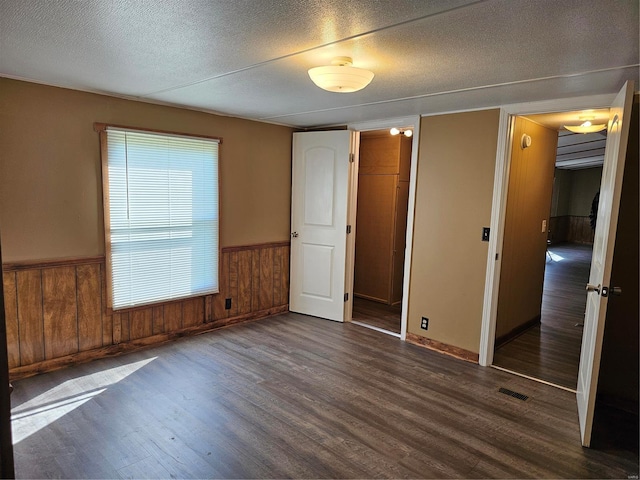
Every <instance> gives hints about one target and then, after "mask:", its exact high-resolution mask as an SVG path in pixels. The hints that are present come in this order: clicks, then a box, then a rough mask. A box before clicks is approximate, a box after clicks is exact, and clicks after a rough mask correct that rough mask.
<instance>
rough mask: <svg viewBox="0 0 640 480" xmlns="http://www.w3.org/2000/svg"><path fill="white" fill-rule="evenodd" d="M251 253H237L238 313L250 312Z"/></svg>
mask: <svg viewBox="0 0 640 480" xmlns="http://www.w3.org/2000/svg"><path fill="white" fill-rule="evenodd" d="M251 283H252V272H251V251H249V250H245V251H242V252H238V313H239V314H241V315H243V314H246V313H249V312H251Z"/></svg>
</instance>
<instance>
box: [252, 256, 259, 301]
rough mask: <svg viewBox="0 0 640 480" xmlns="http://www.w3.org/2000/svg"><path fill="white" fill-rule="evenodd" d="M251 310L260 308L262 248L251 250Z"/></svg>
mask: <svg viewBox="0 0 640 480" xmlns="http://www.w3.org/2000/svg"><path fill="white" fill-rule="evenodd" d="M251 310H252V311H253V310H260V250H257V249H256V250H252V251H251Z"/></svg>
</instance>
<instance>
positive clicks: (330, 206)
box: [289, 130, 352, 322]
mask: <svg viewBox="0 0 640 480" xmlns="http://www.w3.org/2000/svg"><path fill="white" fill-rule="evenodd" d="M351 137H352V132H350V131H348V130H339V131H327V132H302V133H294V134H293V160H292V189H291V190H292V191H291V287H290V298H289V309H290V310H291V311H292V312H298V313H303V314H306V315H313V316H316V317H321V318H326V319H329V320H335V321H339V322H342V321H344V294H345V291H346V290H345V261H346V243H347V241H346V240H347V238H346V236H347V206H348V190H349V189H348V187H349V169H350V161H349V160H350V154H351V153H352V152H351Z"/></svg>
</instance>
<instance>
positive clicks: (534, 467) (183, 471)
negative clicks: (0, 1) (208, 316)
mask: <svg viewBox="0 0 640 480" xmlns="http://www.w3.org/2000/svg"><path fill="white" fill-rule="evenodd" d="M500 387H505V388H508V389H510V390H513V391H516V392H520V393H522V394H525V395H527V396H528V397H529V399H528V400H526V401H522V400H519V399H517V398H513V397H512V396H508V395H505V394H503V393H499V392H498V389H499V388H500ZM12 402H13V421H12V425H13V432H14V442H15V461H16V472H17V476H18V477H19V478H170V477H174V478H176V477H177V478H506V477H509V478H532V477H533V478H551V477H553V478H558V477H563V478H628V477H629V476H630V475H637V474H638V458H637V455H636V456H635V457H634V456H633V455H631V454H629V453H628V452H624V451H617V450H611V449H609V450H595V449H584V448H582V447H581V446H580V440H579V438H580V437H579V429H578V418H577V411H576V402H575V395H573V394H571V393H570V392H567V391H563V390H559V389H557V388H554V387H550V386H548V385H545V384H541V383H537V382H534V381H531V380H527V379H525V378H521V377H518V376H514V375H511V374H508V373H505V372H502V371H499V370H495V369H492V368H483V367H480V366H478V365H476V364H472V363H469V362H464V361H460V360H457V359H454V358H451V357H449V356H446V355H441V354H438V353H436V352H432V351H430V350H427V349H424V348H421V347H418V346H415V345H411V344H408V343H405V342H402V341H400V340H399V339H397V338H394V337H392V336H389V335H385V334H382V333H379V332H376V331H374V330H370V329H366V328H362V327H358V326H356V325H351V324H341V323H336V322H331V321H326V320H321V319H317V318H311V317H306V316H303V315H298V314H293V313H287V314H283V315H279V316H277V317H272V318H269V319H265V320H261V321H259V322H254V323H250V324H243V325H237V326H233V327H230V328H227V329H222V330H218V331H215V332H211V333H207V334H203V335H200V336H197V337H190V338H184V339H181V340H179V341H176V342H174V343H170V344H166V345H163V346H160V347H155V348H152V349H148V350H144V351H140V352H135V353H131V354H128V355H126V356H120V357H113V358H107V359H103V360H98V361H94V362H92V363H87V364H82V365H77V366H75V367H72V368H67V369H65V370H59V371H56V372H50V373H47V374H43V375H40V376H37V377H32V378H27V379H23V380H20V381H18V382H16V384H15V391H14V393H13V395H12Z"/></svg>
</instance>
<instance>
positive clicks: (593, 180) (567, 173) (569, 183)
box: [551, 167, 602, 217]
mask: <svg viewBox="0 0 640 480" xmlns="http://www.w3.org/2000/svg"><path fill="white" fill-rule="evenodd" d="M601 178H602V167H595V168H585V169H583V170H561V169H556V174H555V183H554V191H553V203H552V205H551V216H552V217H560V216H563V215H574V216H578V217H586V216H588V215H589V213H590V212H591V202H592V201H593V197H594V196H595V194H596V192H597V191H598V190H600V180H601Z"/></svg>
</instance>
